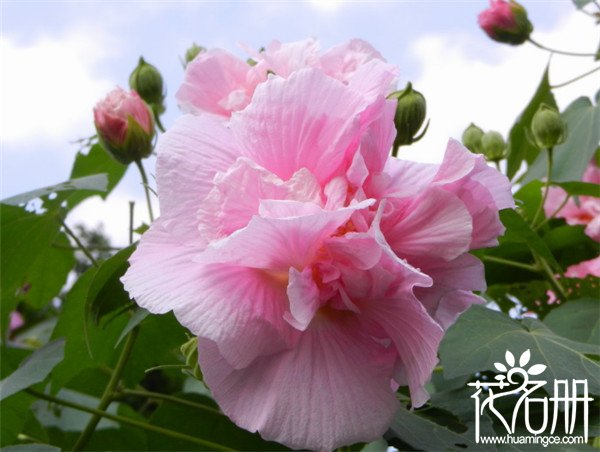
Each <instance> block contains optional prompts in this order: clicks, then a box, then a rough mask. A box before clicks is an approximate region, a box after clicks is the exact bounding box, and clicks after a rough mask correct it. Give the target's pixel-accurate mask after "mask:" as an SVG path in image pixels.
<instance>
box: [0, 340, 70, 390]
mask: <svg viewBox="0 0 600 452" xmlns="http://www.w3.org/2000/svg"><path fill="white" fill-rule="evenodd" d="M64 348H65V341H64V339H57V340H55V341H52V342H49V343H48V344H46V345H44V346H43V347H42V348H40V349H39V350H36V351H35V352H34V353H33V354H32V355H31V356H30V357H29V358H28V359H27V360H26V361H25V362H23V364H22V365H21V366H20V367H19V368H18V369H17V370H15V371H14V372H13V373H12V374H10V375H9V376H8V377H6V378H5V379H3V380H2V381H1V382H0V400H4V399H6V398H7V397H10V396H11V395H13V394H15V393H17V392H19V391H21V390H23V389H25V388H28V387H29V386H32V385H34V384H36V383H40V382H42V381H44V379H45V378H46V377H47V376H48V375H49V374H50V372H51V371H52V369H54V367H56V365H57V364H58V363H59V362H61V361H62V359H63V357H64Z"/></svg>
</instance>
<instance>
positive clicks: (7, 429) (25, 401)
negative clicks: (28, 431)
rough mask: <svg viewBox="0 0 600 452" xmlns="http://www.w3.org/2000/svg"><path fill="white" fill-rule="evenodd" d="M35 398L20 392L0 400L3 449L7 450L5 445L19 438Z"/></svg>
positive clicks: (0, 432) (0, 429)
mask: <svg viewBox="0 0 600 452" xmlns="http://www.w3.org/2000/svg"><path fill="white" fill-rule="evenodd" d="M34 400H35V398H34V397H33V396H30V395H29V394H26V393H24V392H20V393H18V394H14V395H13V396H11V397H9V398H7V399H6V400H2V401H0V412H1V413H2V416H0V446H2V450H3V451H4V450H6V449H5V447H4V446H6V445H8V444H12V443H14V442H15V441H16V440H17V436H18V435H19V433H21V431H22V429H23V425H24V424H25V421H26V420H27V415H28V413H29V407H30V406H31V404H32V403H33V402H34Z"/></svg>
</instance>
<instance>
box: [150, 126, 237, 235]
mask: <svg viewBox="0 0 600 452" xmlns="http://www.w3.org/2000/svg"><path fill="white" fill-rule="evenodd" d="M157 153H158V160H157V164H156V181H157V185H158V199H159V201H160V210H161V216H162V217H163V227H165V228H167V229H169V230H170V231H172V232H173V233H174V234H175V236H177V237H178V238H179V239H180V241H186V242H194V243H203V244H206V242H207V239H208V238H207V237H202V236H201V235H200V234H199V232H198V223H199V222H198V220H197V218H196V215H197V211H198V209H199V208H200V207H201V206H202V202H203V199H204V198H206V196H207V195H208V193H209V191H210V190H211V188H212V186H213V184H212V179H213V177H214V176H215V174H216V173H217V172H218V171H225V170H227V168H229V167H230V166H231V165H232V164H233V163H234V162H235V160H236V159H237V157H238V156H239V153H238V152H237V151H236V148H235V143H234V140H233V137H232V134H231V132H230V130H229V129H228V128H226V127H225V126H224V125H223V123H222V122H221V121H219V120H217V119H214V118H211V117H208V116H192V115H185V116H182V117H180V118H179V119H177V121H176V122H175V124H174V125H173V126H172V127H171V128H170V129H169V130H168V131H167V132H166V133H165V134H164V135H162V136H161V138H160V140H159V142H158V146H157Z"/></svg>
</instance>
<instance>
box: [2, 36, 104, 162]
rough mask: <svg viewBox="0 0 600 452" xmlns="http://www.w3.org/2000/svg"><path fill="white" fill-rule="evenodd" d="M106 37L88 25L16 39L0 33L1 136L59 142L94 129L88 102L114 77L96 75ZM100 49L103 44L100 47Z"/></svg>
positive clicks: (4, 140)
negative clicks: (55, 35)
mask: <svg viewBox="0 0 600 452" xmlns="http://www.w3.org/2000/svg"><path fill="white" fill-rule="evenodd" d="M110 40H111V38H110V37H107V36H103V35H100V34H99V33H97V32H95V31H94V32H92V31H90V30H81V31H72V32H70V33H69V34H67V35H65V36H62V37H60V38H46V37H41V38H39V39H37V40H36V41H35V42H33V43H31V44H27V45H20V44H17V43H15V42H14V40H11V39H10V38H7V37H6V36H3V37H2V38H0V52H1V53H0V55H1V60H2V67H3V69H2V75H1V80H0V124H1V127H0V138H1V140H2V143H3V145H4V146H3V148H4V151H9V150H10V146H6V145H7V144H12V143H20V144H25V143H27V144H34V143H35V144H38V143H46V144H48V142H51V143H59V144H61V145H64V143H66V142H68V141H72V140H73V139H75V138H78V137H80V136H83V135H84V134H85V133H86V132H89V134H91V133H92V131H93V122H92V112H91V106H93V105H94V104H95V103H96V102H97V101H98V100H99V99H100V98H101V97H102V96H103V95H104V94H105V93H106V92H107V91H108V90H110V89H111V88H112V85H113V83H112V82H110V81H108V80H105V79H102V78H101V77H98V76H97V75H96V72H97V71H96V67H97V66H98V64H99V63H100V62H101V61H102V60H103V59H105V58H107V57H108V55H107V52H108V51H109V50H110V51H111V52H112V51H113V50H111V49H114V48H115V47H114V46H111V45H107V44H108V43H109V42H110ZM102 49H104V50H102Z"/></svg>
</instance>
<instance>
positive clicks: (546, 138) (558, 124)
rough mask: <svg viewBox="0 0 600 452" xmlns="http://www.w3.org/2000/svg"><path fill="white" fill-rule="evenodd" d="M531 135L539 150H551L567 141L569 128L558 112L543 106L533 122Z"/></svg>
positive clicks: (536, 113) (534, 116)
mask: <svg viewBox="0 0 600 452" xmlns="http://www.w3.org/2000/svg"><path fill="white" fill-rule="evenodd" d="M531 134H532V135H533V139H534V141H535V144H536V145H537V146H538V147H539V148H541V149H551V148H553V147H554V146H556V145H557V144H560V143H563V142H564V141H565V138H566V137H567V127H566V124H565V122H564V121H563V119H562V118H561V116H560V113H559V112H558V111H556V110H555V109H554V108H552V107H549V106H548V105H546V104H542V105H540V107H539V108H538V110H537V111H536V112H535V114H534V115H533V119H532V120H531Z"/></svg>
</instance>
